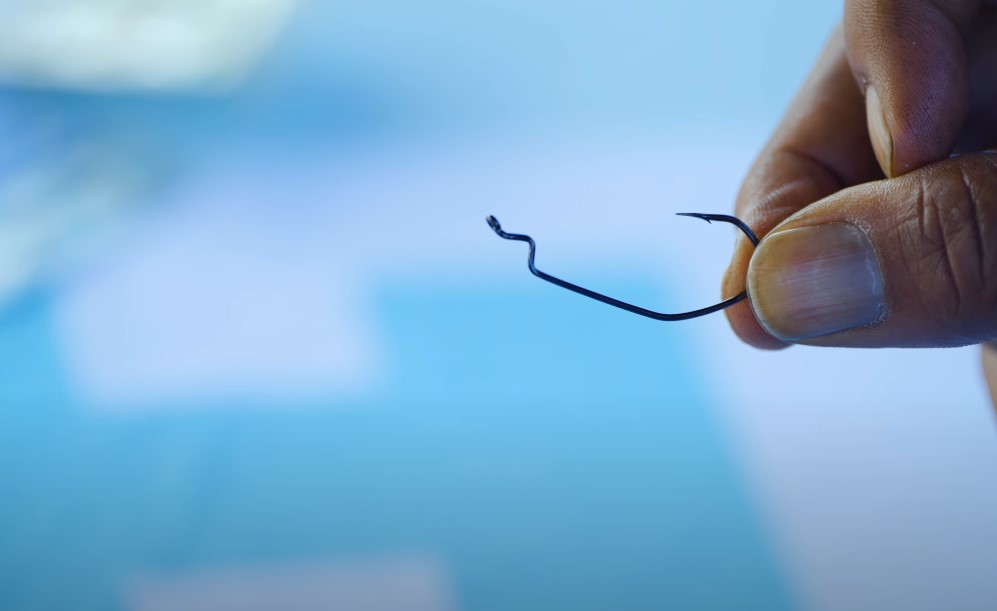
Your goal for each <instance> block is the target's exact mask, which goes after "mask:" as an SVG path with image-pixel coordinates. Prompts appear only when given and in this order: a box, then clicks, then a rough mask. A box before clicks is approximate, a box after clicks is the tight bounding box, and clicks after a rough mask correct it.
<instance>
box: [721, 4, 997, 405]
mask: <svg viewBox="0 0 997 611" xmlns="http://www.w3.org/2000/svg"><path fill="white" fill-rule="evenodd" d="M988 145H997V9H993V8H988V7H981V3H980V2H979V1H976V2H970V1H964V0H950V1H945V0H849V1H848V2H847V3H846V8H845V18H844V24H843V26H842V28H840V29H839V31H838V32H836V33H835V34H834V35H833V36H832V38H831V40H830V42H829V43H828V45H827V47H826V49H825V50H824V52H823V54H822V56H821V58H820V60H819V62H818V64H817V66H816V67H815V69H814V71H813V73H812V74H811V75H810V77H809V79H808V80H807V82H806V83H805V84H804V86H803V88H802V90H801V91H800V93H799V94H798V96H797V98H796V99H795V100H794V102H793V103H792V106H791V108H790V109H789V111H788V112H787V113H786V116H785V117H784V119H783V121H782V123H781V125H780V126H779V128H778V129H777V130H776V133H775V135H774V136H773V137H772V139H771V141H770V142H769V143H768V144H767V145H766V147H765V149H764V150H763V151H762V153H761V154H760V156H759V157H758V159H757V160H756V162H755V164H754V165H753V167H752V168H751V170H750V172H749V174H748V177H747V178H746V179H745V182H744V184H743V186H742V188H741V191H740V193H739V195H738V199H737V214H738V216H740V217H741V218H742V219H743V220H744V221H746V222H747V223H748V224H749V225H751V226H752V227H753V228H754V229H755V231H756V232H757V233H758V235H759V236H764V239H763V241H762V243H761V244H760V245H759V246H758V248H757V250H754V249H752V248H751V246H750V244H749V243H748V242H747V240H741V241H740V242H739V243H738V246H737V249H736V251H735V253H734V258H733V261H732V262H731V265H730V268H729V269H728V271H727V275H726V277H725V279H724V294H725V295H733V294H736V293H737V292H739V291H741V290H743V289H744V285H745V278H747V287H748V292H749V295H750V307H749V303H742V304H739V305H738V306H735V307H734V308H731V309H729V310H727V313H728V318H729V320H730V322H731V325H732V326H733V328H734V331H735V332H736V333H737V334H738V336H740V337H741V339H743V340H744V341H746V342H747V343H749V344H752V345H754V346H757V347H759V348H767V349H778V348H781V347H784V346H786V345H787V344H788V343H803V344H809V345H818V346H853V347H859V346H866V347H874V346H917V347H928V346H960V345H967V344H976V343H981V342H984V341H988V340H993V339H995V338H997V153H990V152H978V151H980V150H981V149H983V148H984V147H985V146H988ZM953 152H959V153H963V154H961V155H960V156H958V157H954V158H950V155H951V154H952V153H953ZM984 362H985V363H986V364H987V366H988V368H989V372H990V374H992V377H991V379H992V380H993V382H992V383H991V387H992V388H993V389H994V390H995V393H997V348H995V349H990V350H989V351H988V352H986V353H985V355H984Z"/></svg>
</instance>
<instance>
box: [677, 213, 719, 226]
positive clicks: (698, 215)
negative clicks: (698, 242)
mask: <svg viewBox="0 0 997 611" xmlns="http://www.w3.org/2000/svg"><path fill="white" fill-rule="evenodd" d="M675 216H691V217H692V218H694V219H702V220H704V221H706V222H707V223H709V224H710V225H712V224H713V220H712V219H711V218H710V216H712V215H709V214H702V213H700V212H676V213H675Z"/></svg>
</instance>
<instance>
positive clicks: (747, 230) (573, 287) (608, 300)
mask: <svg viewBox="0 0 997 611" xmlns="http://www.w3.org/2000/svg"><path fill="white" fill-rule="evenodd" d="M678 215H679V216H689V217H692V218H698V219H702V220H704V221H706V222H707V223H710V224H712V223H713V221H717V222H719V223H728V224H731V225H734V226H735V227H737V228H738V229H740V230H741V232H743V233H744V235H746V236H747V237H748V239H749V240H751V243H752V244H753V245H755V246H758V242H759V240H758V236H757V235H755V232H754V231H752V230H751V227H749V226H748V225H747V223H745V222H744V221H742V220H741V219H739V218H737V217H736V216H730V215H728V214H703V213H700V212H680V213H679V214H678ZM486 221H487V222H488V226H489V227H491V228H492V231H494V232H495V233H496V234H497V235H498V236H499V237H500V238H504V239H506V240H514V241H517V242H526V243H527V244H528V245H529V247H530V254H529V258H528V260H527V265H528V266H529V268H530V273H531V274H533V275H534V276H536V277H537V278H540V279H541V280H546V281H547V282H550V283H551V284H556V285H557V286H559V287H561V288H564V289H567V290H569V291H573V292H575V293H578V294H579V295H584V296H585V297H589V298H591V299H595V300H596V301H601V302H602V303H605V304H608V305H611V306H613V307H617V308H620V309H621V310H626V311H627V312H632V313H634V314H638V315H640V316H645V317H647V318H651V319H654V320H663V321H678V320H690V319H692V318H699V317H700V316H706V315H707V314H712V313H714V312H719V311H721V310H725V309H727V308H729V307H730V306H732V305H734V304H736V303H740V302H742V301H744V300H745V299H747V298H748V292H747V291H742V292H741V293H739V294H737V295H735V296H734V297H731V298H730V299H726V300H724V301H721V302H720V303H717V304H714V305H711V306H709V307H706V308H700V309H698V310H693V311H691V312H682V313H679V314H665V313H664V312H655V311H654V310H648V309H646V308H642V307H640V306H636V305H633V304H630V303H627V302H625V301H620V300H619V299H615V298H613V297H609V296H607V295H603V294H602V293H597V292H595V291H592V290H589V289H587V288H584V287H581V286H578V285H577V284H572V283H571V282H568V281H566V280H561V279H560V278H558V277H556V276H551V275H550V274H548V273H546V272H542V271H540V270H539V269H537V267H536V262H535V260H536V254H537V244H536V242H534V241H533V238H531V237H530V236H528V235H526V234H520V233H508V232H506V231H505V230H503V229H502V225H501V223H499V221H498V219H497V218H495V217H494V216H491V215H489V216H488V218H487V219H486Z"/></svg>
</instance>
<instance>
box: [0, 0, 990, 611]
mask: <svg viewBox="0 0 997 611" xmlns="http://www.w3.org/2000/svg"><path fill="white" fill-rule="evenodd" d="M840 13H841V6H840V5H839V3H838V2H836V1H835V0H822V1H821V2H807V3H801V2H793V1H791V0H760V1H757V2H751V3H744V2H737V1H735V0H721V1H720V2H715V3H710V4H709V6H706V5H704V4H703V3H699V2H692V1H691V0H630V1H626V2H609V1H608V0H572V1H568V0H546V1H544V2H536V1H535V0H424V1H423V2H411V1H407V0H363V1H361V0H300V1H295V0H238V1H237V0H201V1H199V2H193V1H189V0H127V1H126V0H0V82H2V83H3V85H2V89H0V608H3V609H10V610H43V609H74V610H113V611H119V610H122V611H123V610H135V611H179V610H184V611H200V610H217V611H230V610H232V611H234V610H239V611H246V610H248V611H256V610H271V609H281V610H283V609H294V610H296V611H312V610H337V611H340V610H341V611H511V610H515V611H532V610H537V611H539V610H545V611H547V610H551V609H571V610H573V611H579V610H587V609H591V610H598V611H604V610H606V609H613V610H618V611H630V610H634V611H637V610H645V609H646V610H651V609H655V610H657V609H681V610H731V609H751V610H755V609H758V610H766V611H774V610H779V609H785V610H831V609H835V610H837V609H853V610H860V609H877V610H880V611H882V610H892V609H897V610H901V609H902V610H905V611H917V610H921V609H924V610H936V609H941V608H947V609H961V610H966V609H981V610H982V609H992V608H993V607H994V604H995V601H997V582H995V581H994V580H993V574H994V572H995V570H997V546H994V545H993V542H994V541H995V540H997V521H995V520H994V519H993V516H994V515H997V486H995V484H994V483H995V481H997V436H995V434H994V423H993V421H992V414H991V412H990V407H989V405H988V400H987V399H986V397H985V391H984V387H983V382H982V379H981V376H980V375H979V373H978V366H977V358H978V357H977V353H976V351H975V350H973V349H964V350H946V351H893V350H882V351H865V352H856V351H844V350H816V349H806V348H793V349H791V350H787V351H783V352H780V353H776V354H770V353H762V352H758V351H754V350H751V349H749V348H746V347H744V346H742V345H741V344H739V343H738V342H737V340H736V339H735V337H734V336H733V334H732V333H731V331H730V330H729V328H728V327H727V325H726V322H725V320H724V317H723V316H722V315H716V316H712V317H708V318H704V319H699V320H695V321H690V322H686V323H681V324H666V323H655V322H652V321H648V320H644V319H639V318H637V317H635V316H633V315H631V314H627V313H624V312H621V311H617V310H614V309H612V308H608V307H606V306H603V305H601V304H598V303H595V302H590V301H588V300H585V299H582V298H580V297H578V296H576V295H573V294H571V293H568V292H566V291H563V290H560V289H557V288H556V287H552V286H550V285H546V284H544V283H542V282H539V281H537V280H536V279H535V278H533V277H532V276H530V275H529V274H528V273H527V270H526V265H525V263H526V251H525V247H523V245H521V244H512V243H509V242H506V241H503V240H499V239H498V238H496V237H495V235H494V234H492V233H491V231H490V230H489V229H488V227H487V226H486V224H485V222H484V217H485V216H486V215H487V214H492V213H494V214H495V215H496V216H498V218H500V219H501V220H502V222H503V224H504V225H505V227H506V228H507V229H508V230H510V231H522V232H529V233H531V234H532V235H534V236H535V237H536V238H537V239H538V242H539V244H540V251H539V261H538V263H539V264H540V265H541V267H542V268H543V269H547V270H549V271H551V272H552V273H558V274H559V275H563V276H565V277H568V278H571V279H573V280H576V281H578V282H579V283H581V284H584V285H586V286H592V287H593V288H596V289H599V290H603V291H605V292H609V293H610V294H613V295H616V296H621V297H623V298H626V299H629V300H633V301H636V302H638V303H641V304H644V305H647V306H649V307H652V308H655V309H661V310H669V311H675V310H687V309H693V308H697V307H702V306H704V305H707V304H709V303H712V302H714V301H716V300H717V296H718V287H719V282H720V278H721V275H722V273H723V270H724V268H725V264H726V260H727V257H728V256H729V254H730V251H731V248H732V244H733V238H734V233H733V230H731V229H730V228H726V227H722V226H710V225H707V224H705V223H700V222H698V221H695V220H690V219H681V218H676V217H675V216H673V213H675V212H683V211H703V212H726V211H729V210H730V209H731V207H732V205H733V204H732V202H733V197H734V194H735V192H736V190H737V187H738V183H739V181H740V179H741V178H742V176H743V175H744V173H745V172H746V170H747V168H748V165H749V164H750V162H751V160H752V157H753V156H754V154H755V153H756V152H757V151H758V150H759V149H760V148H761V146H762V145H763V143H764V142H765V139H766V137H767V134H768V132H769V131H770V130H771V129H772V128H773V127H774V125H775V124H776V122H777V120H778V118H779V116H780V114H781V113H782V111H783V109H784V108H785V107H786V105H787V104H788V102H789V100H790V98H791V96H792V95H793V92H794V91H795V89H796V88H797V86H798V85H799V83H801V82H802V79H803V78H804V76H805V74H806V73H807V71H808V69H809V67H810V65H811V63H812V62H813V61H814V60H815V58H816V55H817V53H818V51H819V49H820V47H821V46H822V44H823V41H824V40H825V38H826V37H827V36H828V34H829V32H830V31H831V30H832V28H833V27H834V24H835V23H836V21H837V20H838V18H839V15H840Z"/></svg>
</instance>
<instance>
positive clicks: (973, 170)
mask: <svg viewBox="0 0 997 611" xmlns="http://www.w3.org/2000/svg"><path fill="white" fill-rule="evenodd" d="M917 174H918V175H917V176H916V177H915V176H911V177H910V180H911V181H913V182H914V184H913V185H912V186H913V188H912V189H910V190H909V192H910V193H911V197H912V201H911V202H910V205H909V206H908V211H909V212H908V214H909V218H908V222H907V223H905V224H904V228H903V229H902V230H903V231H905V233H906V235H905V236H904V238H905V239H903V240H901V243H902V244H904V252H903V253H901V255H902V257H903V261H904V266H905V267H906V270H907V271H908V272H909V273H910V274H911V277H912V278H914V281H915V283H916V284H917V288H918V289H919V291H918V294H919V295H920V298H921V299H922V301H923V305H924V306H925V307H924V310H925V311H926V312H929V313H931V314H933V315H934V316H935V317H936V318H937V319H938V322H939V323H941V324H943V325H944V326H945V327H946V328H949V329H953V330H954V332H955V333H958V334H960V335H963V336H964V337H965V339H966V340H967V341H974V340H977V339H978V338H979V337H980V336H981V335H982V334H984V333H985V332H986V331H987V329H988V328H990V327H992V326H993V321H992V320H991V319H993V317H994V313H995V312H997V277H995V273H994V272H995V271H997V244H995V242H997V206H995V203H997V202H994V198H995V197H997V156H989V155H980V156H974V157H973V158H968V157H964V158H961V159H958V160H950V161H948V162H945V163H943V164H939V166H938V167H936V168H933V169H932V171H927V172H919V173H917Z"/></svg>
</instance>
